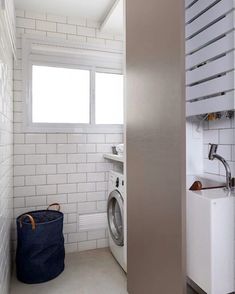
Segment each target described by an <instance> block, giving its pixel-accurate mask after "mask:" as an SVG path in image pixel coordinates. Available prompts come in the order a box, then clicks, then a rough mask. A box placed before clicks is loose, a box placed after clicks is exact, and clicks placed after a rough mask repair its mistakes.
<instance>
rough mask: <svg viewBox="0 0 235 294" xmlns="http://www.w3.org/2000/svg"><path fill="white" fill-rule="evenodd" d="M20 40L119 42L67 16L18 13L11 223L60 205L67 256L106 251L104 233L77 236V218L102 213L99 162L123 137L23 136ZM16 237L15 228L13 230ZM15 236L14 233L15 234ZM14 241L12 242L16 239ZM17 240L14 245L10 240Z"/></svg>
mask: <svg viewBox="0 0 235 294" xmlns="http://www.w3.org/2000/svg"><path fill="white" fill-rule="evenodd" d="M22 34H30V35H32V34H35V35H38V34H40V35H43V36H47V37H51V38H57V39H58V38H59V39H61V40H64V39H68V40H72V41H73V42H79V43H81V42H87V43H91V42H92V44H97V45H98V46H101V45H102V46H104V47H106V48H110V49H112V48H117V49H120V48H122V46H123V42H122V39H121V38H120V36H114V35H107V36H103V35H101V34H100V33H99V29H98V26H97V24H94V23H93V22H90V21H88V20H83V19H71V18H68V17H66V16H56V15H50V14H41V13H40V14H38V13H33V12H29V11H17V47H18V61H17V62H16V63H15V66H14V151H15V155H14V165H15V166H14V217H17V216H18V215H19V214H20V213H24V212H26V211H29V210H32V209H41V208H46V207H47V205H49V204H50V203H53V202H59V203H61V210H62V211H63V212H64V214H65V220H64V235H65V243H66V251H67V252H73V251H78V250H79V251H83V250H89V249H94V248H101V247H106V246H107V245H108V239H107V237H108V236H107V229H106V228H104V229H103V230H100V229H99V230H97V231H87V232H80V231H79V223H78V219H79V217H78V216H79V214H85V213H97V212H105V211H106V201H107V187H108V185H107V181H108V171H109V170H110V169H112V168H113V164H112V163H110V162H108V161H107V160H105V159H104V158H103V154H104V153H106V152H111V146H112V145H114V144H118V143H121V142H123V135H122V134H67V133H65V134H61V133H60V134H41V133H40V134H29V133H23V129H22V115H23V112H22V110H23V106H22V105H23V92H22V72H21V70H22V63H21V57H22V48H21V44H22V42H21V38H22ZM14 231H15V228H14ZM13 235H14V236H15V232H14V234H13ZM14 238H15V237H14ZM14 240H15V239H14Z"/></svg>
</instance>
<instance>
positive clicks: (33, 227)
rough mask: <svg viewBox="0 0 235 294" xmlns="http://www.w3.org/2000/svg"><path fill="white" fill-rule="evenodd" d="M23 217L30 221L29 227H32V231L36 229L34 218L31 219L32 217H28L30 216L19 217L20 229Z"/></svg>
mask: <svg viewBox="0 0 235 294" xmlns="http://www.w3.org/2000/svg"><path fill="white" fill-rule="evenodd" d="M25 217H28V218H29V219H30V222H31V225H32V230H35V228H36V223H35V220H34V218H33V217H32V215H30V214H24V215H22V216H21V218H20V227H21V228H22V226H23V224H22V221H23V219H24V218H25Z"/></svg>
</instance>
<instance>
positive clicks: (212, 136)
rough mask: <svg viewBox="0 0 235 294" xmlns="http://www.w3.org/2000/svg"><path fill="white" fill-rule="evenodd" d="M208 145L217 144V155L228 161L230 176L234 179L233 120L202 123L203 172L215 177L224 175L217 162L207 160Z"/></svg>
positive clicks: (234, 145)
mask: <svg viewBox="0 0 235 294" xmlns="http://www.w3.org/2000/svg"><path fill="white" fill-rule="evenodd" d="M209 143H215V144H219V148H218V154H220V155H221V156H223V157H224V158H225V159H226V160H227V161H228V163H229V165H230V168H231V172H232V176H233V177H235V119H234V118H233V119H230V120H229V119H226V118H223V119H221V120H216V121H210V122H205V123H204V131H203V148H204V156H203V157H204V171H205V172H207V173H211V174H216V175H225V169H224V167H223V165H222V164H221V163H220V162H219V161H218V160H213V161H210V160H208V151H209V146H208V144H209Z"/></svg>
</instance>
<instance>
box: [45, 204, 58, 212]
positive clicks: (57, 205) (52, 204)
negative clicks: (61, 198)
mask: <svg viewBox="0 0 235 294" xmlns="http://www.w3.org/2000/svg"><path fill="white" fill-rule="evenodd" d="M51 206H57V207H58V209H57V211H60V204H59V203H52V204H50V205H49V206H48V207H47V210H48V209H49V208H50V207H51Z"/></svg>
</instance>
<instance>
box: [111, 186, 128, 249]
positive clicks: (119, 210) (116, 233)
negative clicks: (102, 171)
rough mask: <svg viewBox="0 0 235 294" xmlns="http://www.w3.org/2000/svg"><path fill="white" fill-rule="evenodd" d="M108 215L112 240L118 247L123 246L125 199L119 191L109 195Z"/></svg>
mask: <svg viewBox="0 0 235 294" xmlns="http://www.w3.org/2000/svg"><path fill="white" fill-rule="evenodd" d="M107 214H108V225H109V232H110V234H111V236H112V239H113V241H114V242H115V244H116V245H118V246H123V239H124V238H123V199H122V195H121V194H120V193H119V192H118V191H117V190H114V191H112V192H111V193H110V194H109V199H108V209H107Z"/></svg>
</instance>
